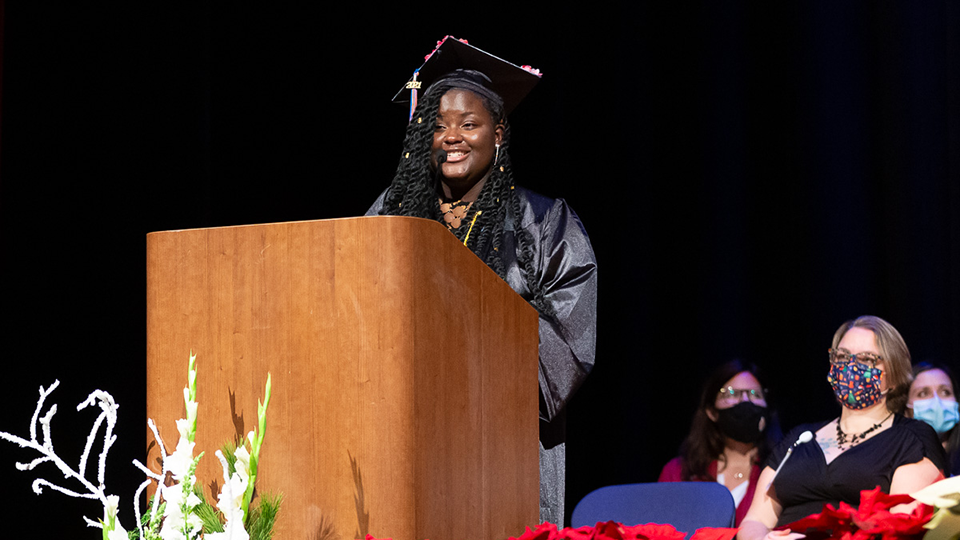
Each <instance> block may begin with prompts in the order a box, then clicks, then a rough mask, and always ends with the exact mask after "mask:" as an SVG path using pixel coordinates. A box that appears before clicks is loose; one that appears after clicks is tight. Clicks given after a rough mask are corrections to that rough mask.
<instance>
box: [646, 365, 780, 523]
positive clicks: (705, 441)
mask: <svg viewBox="0 0 960 540" xmlns="http://www.w3.org/2000/svg"><path fill="white" fill-rule="evenodd" d="M780 435H781V433H780V428H779V425H778V423H777V421H776V415H775V414H773V413H772V412H771V410H770V409H769V408H768V406H767V396H766V393H765V391H764V388H763V386H762V385H761V384H760V377H759V374H758V370H757V366H755V365H753V364H748V363H745V362H743V361H740V360H733V361H730V362H727V363H725V364H723V365H721V366H720V367H718V368H717V369H716V370H714V372H713V373H712V374H711V375H710V377H709V378H708V379H707V382H706V383H705V384H704V387H703V392H701V395H700V406H699V407H698V408H697V412H696V413H694V416H693V422H692V423H691V426H690V433H689V434H688V435H687V438H686V440H684V442H683V445H682V446H681V447H680V456H679V457H676V458H674V459H672V460H671V461H670V462H669V463H667V464H666V466H664V468H663V471H662V472H661V473H660V479H659V481H660V482H684V481H704V482H719V483H721V484H723V485H724V486H726V487H727V489H729V490H730V493H731V495H733V500H734V502H735V503H736V505H737V519H736V523H737V525H739V524H740V521H741V520H742V519H743V518H744V516H746V514H747V509H748V508H749V507H750V502H751V501H752V500H753V493H754V490H755V489H756V486H757V481H758V478H759V477H760V469H761V465H762V464H763V462H764V460H765V459H766V456H767V454H768V453H769V451H770V449H771V448H772V447H773V445H775V444H776V443H777V442H778V441H779V439H780Z"/></svg>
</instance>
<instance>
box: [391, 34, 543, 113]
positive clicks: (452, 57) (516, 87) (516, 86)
mask: <svg viewBox="0 0 960 540" xmlns="http://www.w3.org/2000/svg"><path fill="white" fill-rule="evenodd" d="M457 69H472V70H476V71H479V72H480V73H483V74H484V75H486V76H487V77H488V78H489V79H490V84H489V86H490V90H492V91H494V92H496V93H497V94H498V95H499V96H500V97H501V98H503V109H504V114H510V111H512V110H513V109H514V108H515V107H516V106H517V104H519V103H520V101H522V100H523V98H525V97H526V96H527V94H529V93H530V90H532V89H533V87H534V86H535V85H536V84H537V83H538V82H539V81H540V72H539V71H538V70H536V69H533V68H531V67H530V66H517V65H515V64H511V63H510V62H507V61H506V60H503V59H501V58H497V57H496V56H493V55H492V54H490V53H488V52H486V51H483V50H480V49H478V48H476V47H474V46H473V45H470V44H469V43H467V42H466V40H459V39H457V38H455V37H453V36H446V37H445V38H443V39H442V40H440V41H438V42H437V48H436V49H434V50H433V52H432V53H430V54H429V55H427V58H426V60H425V61H424V63H423V65H422V66H420V69H418V70H416V71H414V72H413V77H411V78H410V80H409V81H407V84H405V85H404V86H403V88H401V89H400V91H399V92H397V95H395V96H394V97H393V102H394V103H407V102H410V114H411V115H412V114H413V109H414V108H416V105H417V103H416V99H417V92H418V91H424V90H426V89H427V88H429V87H430V85H431V84H433V83H434V82H435V81H436V80H438V79H440V78H442V77H443V76H444V75H446V74H448V73H450V72H452V71H455V70H457Z"/></svg>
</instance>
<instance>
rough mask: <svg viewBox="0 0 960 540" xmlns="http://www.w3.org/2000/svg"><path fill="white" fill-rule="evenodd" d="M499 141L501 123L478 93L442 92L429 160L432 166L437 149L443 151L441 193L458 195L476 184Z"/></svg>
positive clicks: (501, 134) (482, 175)
mask: <svg viewBox="0 0 960 540" xmlns="http://www.w3.org/2000/svg"><path fill="white" fill-rule="evenodd" d="M502 141H503V125H502V124H498V123H497V122H496V121H494V119H493V118H492V117H491V116H490V112H489V111H487V109H486V108H485V107H484V106H483V100H481V99H480V97H479V96H477V95H476V94H474V93H473V92H470V91H468V90H459V89H453V90H450V91H449V92H447V93H446V94H444V95H443V97H442V98H440V109H439V110H438V111H437V127H436V131H434V134H433V145H432V147H431V150H432V151H431V158H430V164H431V165H432V166H433V167H434V168H436V166H437V158H436V154H437V152H438V151H439V150H444V151H445V152H446V153H447V162H446V163H444V164H443V165H442V166H441V167H442V169H441V172H442V173H443V179H442V182H443V184H444V188H445V189H444V191H445V195H447V196H448V197H451V198H456V199H460V198H463V197H464V195H466V194H467V192H470V191H471V189H472V188H474V187H478V185H479V184H480V181H481V180H482V179H483V178H484V177H485V176H486V174H487V172H489V171H490V167H491V165H492V164H493V158H494V156H495V155H496V152H497V146H498V145H499V144H500V143H501V142H502ZM473 191H474V192H479V190H478V189H476V190H473Z"/></svg>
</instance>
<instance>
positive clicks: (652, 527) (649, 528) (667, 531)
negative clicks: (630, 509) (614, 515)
mask: <svg viewBox="0 0 960 540" xmlns="http://www.w3.org/2000/svg"><path fill="white" fill-rule="evenodd" d="M626 530H627V531H628V534H630V536H629V537H628V538H631V539H636V540H683V538H684V537H685V536H687V534H686V533H683V532H680V531H677V529H675V528H674V527H673V525H658V524H656V523H647V524H646V525H636V526H634V527H627V528H626Z"/></svg>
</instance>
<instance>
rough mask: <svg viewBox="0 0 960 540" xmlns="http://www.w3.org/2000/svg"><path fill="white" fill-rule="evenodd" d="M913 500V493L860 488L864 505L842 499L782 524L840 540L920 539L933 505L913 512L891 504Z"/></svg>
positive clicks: (816, 535) (796, 529)
mask: <svg viewBox="0 0 960 540" xmlns="http://www.w3.org/2000/svg"><path fill="white" fill-rule="evenodd" d="M910 502H913V497H911V496H909V495H888V494H886V493H884V492H882V491H880V487H879V486H878V487H876V488H874V489H871V490H864V491H861V492H860V506H859V507H857V508H854V507H853V506H850V505H849V504H847V503H844V502H841V503H840V504H839V508H834V507H833V505H830V504H828V505H826V506H824V508H823V511H822V512H820V513H819V514H812V515H810V516H807V517H805V518H803V519H801V520H798V521H794V522H793V523H790V524H789V525H786V526H784V527H780V528H781V529H790V530H791V531H796V532H801V533H806V534H807V536H808V538H818V537H824V538H830V539H840V540H870V539H874V538H876V537H878V536H879V537H880V538H881V540H920V538H922V537H923V534H924V532H925V531H926V530H925V529H924V528H923V526H924V524H926V523H927V522H928V521H930V518H932V517H933V508H932V507H930V506H927V505H924V504H920V505H917V507H916V508H914V510H913V512H911V513H909V514H904V513H893V512H891V511H890V509H891V508H893V507H894V506H897V505H900V504H906V503H910Z"/></svg>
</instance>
